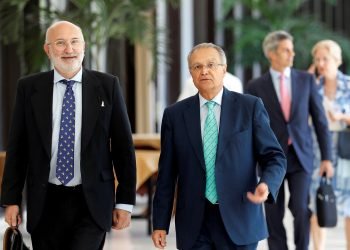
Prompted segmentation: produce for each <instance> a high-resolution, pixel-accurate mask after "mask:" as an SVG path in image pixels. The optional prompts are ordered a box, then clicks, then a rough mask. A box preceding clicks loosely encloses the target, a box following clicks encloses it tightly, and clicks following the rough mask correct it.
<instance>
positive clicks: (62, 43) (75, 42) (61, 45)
mask: <svg viewBox="0 0 350 250" xmlns="http://www.w3.org/2000/svg"><path fill="white" fill-rule="evenodd" d="M83 43H84V41H83V40H80V39H72V40H70V41H66V40H63V39H59V40H56V41H54V42H53V43H47V45H53V46H55V47H56V48H57V49H59V50H63V49H65V48H67V46H68V44H69V45H70V46H71V47H72V48H73V49H78V48H80V46H81V45H82V44H83Z"/></svg>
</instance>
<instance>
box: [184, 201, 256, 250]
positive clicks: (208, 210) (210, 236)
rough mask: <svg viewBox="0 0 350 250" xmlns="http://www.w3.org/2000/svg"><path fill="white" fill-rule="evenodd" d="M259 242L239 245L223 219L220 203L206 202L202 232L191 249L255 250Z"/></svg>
mask: <svg viewBox="0 0 350 250" xmlns="http://www.w3.org/2000/svg"><path fill="white" fill-rule="evenodd" d="M257 245H258V243H254V244H250V245H243V246H239V245H236V244H234V243H233V242H232V240H231V238H230V237H229V235H228V234H227V232H226V229H225V226H224V223H223V221H222V218H221V215H220V211H219V205H213V204H211V203H210V202H209V201H207V202H206V207H205V215H204V221H203V225H202V228H201V232H200V234H199V236H198V238H197V240H196V242H195V245H194V246H193V247H192V248H191V249H190V250H255V249H256V247H257Z"/></svg>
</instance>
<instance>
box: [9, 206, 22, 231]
mask: <svg viewBox="0 0 350 250" xmlns="http://www.w3.org/2000/svg"><path fill="white" fill-rule="evenodd" d="M5 221H6V222H7V224H9V226H10V227H17V226H19V225H20V224H21V223H22V219H21V216H20V215H19V206H17V205H9V206H7V207H6V208H5Z"/></svg>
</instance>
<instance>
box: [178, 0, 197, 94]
mask: <svg viewBox="0 0 350 250" xmlns="http://www.w3.org/2000/svg"><path fill="white" fill-rule="evenodd" d="M180 13H181V16H180V22H181V52H180V53H181V57H180V60H181V61H180V64H181V72H179V73H180V76H181V77H180V80H181V89H182V88H183V87H184V86H185V82H186V79H187V78H188V77H189V71H188V65H187V55H188V53H189V52H190V50H191V49H192V47H193V42H194V39H193V0H181V3H180Z"/></svg>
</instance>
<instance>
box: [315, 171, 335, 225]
mask: <svg viewBox="0 0 350 250" xmlns="http://www.w3.org/2000/svg"><path fill="white" fill-rule="evenodd" d="M316 212H317V221H318V224H319V226H320V227H335V226H336V225H337V205H336V197H335V194H334V191H333V186H332V184H331V180H330V179H328V178H327V177H326V176H325V175H324V176H322V177H321V181H320V186H319V187H318V189H317V191H316Z"/></svg>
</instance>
